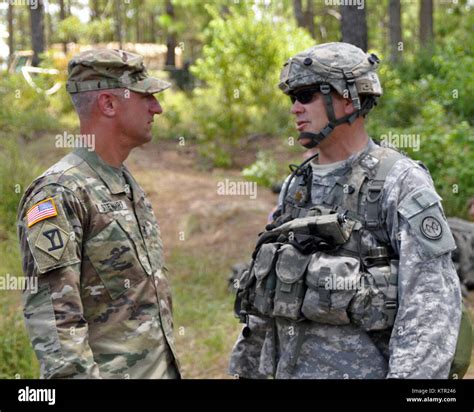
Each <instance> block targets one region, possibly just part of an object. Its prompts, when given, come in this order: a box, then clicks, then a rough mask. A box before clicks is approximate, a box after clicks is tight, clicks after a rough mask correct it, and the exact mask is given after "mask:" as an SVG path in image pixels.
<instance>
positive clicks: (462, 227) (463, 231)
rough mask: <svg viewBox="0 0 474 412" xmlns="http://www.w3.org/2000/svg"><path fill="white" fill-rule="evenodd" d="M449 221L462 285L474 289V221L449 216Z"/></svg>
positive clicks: (455, 261) (455, 259) (454, 256)
mask: <svg viewBox="0 0 474 412" xmlns="http://www.w3.org/2000/svg"><path fill="white" fill-rule="evenodd" d="M448 223H449V227H450V229H451V231H452V233H453V236H454V240H455V241H456V246H457V249H456V251H455V252H454V253H453V262H454V266H455V267H456V270H457V272H458V275H459V279H460V280H461V283H462V285H463V286H464V287H465V288H467V290H472V289H474V223H473V222H468V221H466V220H463V219H459V218H456V217H450V218H448ZM466 294H467V291H466Z"/></svg>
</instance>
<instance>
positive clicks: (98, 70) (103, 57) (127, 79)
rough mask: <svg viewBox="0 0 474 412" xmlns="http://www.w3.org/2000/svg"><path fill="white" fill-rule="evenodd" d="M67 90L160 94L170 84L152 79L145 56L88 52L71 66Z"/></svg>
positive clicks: (69, 65) (101, 50) (72, 60)
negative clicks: (110, 90)
mask: <svg viewBox="0 0 474 412" xmlns="http://www.w3.org/2000/svg"><path fill="white" fill-rule="evenodd" d="M68 74H69V77H68V81H67V84H66V90H67V91H68V92H69V93H70V94H73V93H80V92H87V91H90V90H104V89H118V88H126V89H129V90H132V91H134V92H137V93H150V94H153V93H158V92H161V91H163V90H165V89H167V88H168V87H170V86H171V84H170V83H168V82H166V81H164V80H160V79H157V78H154V77H150V76H149V75H148V73H147V71H146V69H145V66H144V64H143V57H142V56H140V55H138V54H135V53H130V52H127V51H124V50H117V49H96V50H87V51H84V52H82V53H80V54H78V55H77V56H74V57H73V58H72V59H71V60H70V62H69V64H68Z"/></svg>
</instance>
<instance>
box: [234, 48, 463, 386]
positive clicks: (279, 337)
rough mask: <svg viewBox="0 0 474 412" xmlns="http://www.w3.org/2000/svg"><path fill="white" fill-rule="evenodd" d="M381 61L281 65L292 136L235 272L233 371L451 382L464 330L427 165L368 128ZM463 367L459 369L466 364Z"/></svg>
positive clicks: (310, 55) (358, 56)
mask: <svg viewBox="0 0 474 412" xmlns="http://www.w3.org/2000/svg"><path fill="white" fill-rule="evenodd" d="M378 64H379V59H378V58H377V57H376V56H375V55H374V54H366V53H364V52H363V51H362V50H361V49H359V48H357V47H355V46H353V45H350V44H346V43H328V44H322V45H317V46H314V47H311V48H310V49H308V50H305V51H303V52H301V53H299V54H297V55H296V56H294V57H293V58H291V59H289V60H288V61H287V62H286V63H285V65H284V67H283V70H282V72H281V79H280V80H281V81H280V84H279V87H280V88H281V89H282V91H283V92H284V93H285V94H287V95H288V96H289V97H290V98H291V101H292V103H293V105H292V107H291V113H292V114H293V115H294V116H295V121H296V128H297V130H298V131H299V141H300V143H301V144H302V145H303V146H304V147H306V148H311V149H312V150H314V151H315V152H316V153H315V154H314V155H313V156H311V157H310V158H309V159H307V160H306V161H305V162H303V163H302V164H301V165H300V166H298V167H294V168H293V172H292V174H291V175H290V176H289V177H288V179H287V180H286V182H285V184H284V187H283V190H282V192H281V194H280V199H279V206H278V210H277V211H276V212H275V213H274V215H273V217H274V221H273V222H272V223H271V224H270V225H268V226H267V227H266V230H265V231H264V232H263V233H262V234H261V235H260V237H259V239H258V242H257V245H256V248H255V251H254V253H253V255H252V259H253V260H252V264H251V266H250V268H249V270H247V271H246V272H244V273H243V275H242V277H241V278H240V280H239V290H238V292H237V298H236V304H235V308H236V314H237V316H238V317H239V318H240V320H241V322H243V323H245V326H244V327H243V329H242V332H241V334H240V336H239V337H238V340H237V342H236V343H235V345H234V348H233V350H232V354H231V360H230V373H231V374H233V375H237V376H239V377H242V378H266V377H274V378H314V379H317V378H335V379H345V378H362V379H369V378H447V377H448V376H449V375H450V374H451V375H453V374H454V373H458V374H459V373H461V374H462V373H464V372H465V370H466V369H467V366H466V364H464V365H463V366H462V368H461V369H459V368H458V369H453V368H452V364H453V357H454V354H455V350H456V345H457V342H458V335H459V331H460V324H461V293H460V285H459V280H458V277H457V275H456V271H455V269H454V267H453V264H452V262H451V252H452V251H453V250H454V249H455V244H454V240H453V237H452V234H451V232H450V230H449V227H448V225H447V223H446V219H445V216H444V212H443V209H442V205H441V198H440V197H439V196H438V194H437V193H436V191H435V189H434V186H433V181H432V180H431V177H430V175H429V172H428V171H427V170H426V168H425V167H424V166H423V165H422V164H421V163H418V162H415V161H413V160H411V159H410V158H408V157H406V156H404V155H402V154H400V153H399V152H398V151H396V150H394V148H392V147H386V146H381V145H378V144H376V143H375V142H374V141H373V140H372V139H371V138H370V137H369V136H368V135H367V133H366V131H365V127H364V123H365V116H366V115H367V114H368V113H369V111H370V110H371V109H372V108H373V107H374V106H375V104H376V102H377V99H378V97H380V96H381V95H382V88H381V86H380V82H379V79H378V76H377V74H376V68H377V66H378ZM466 362H467V365H468V361H466Z"/></svg>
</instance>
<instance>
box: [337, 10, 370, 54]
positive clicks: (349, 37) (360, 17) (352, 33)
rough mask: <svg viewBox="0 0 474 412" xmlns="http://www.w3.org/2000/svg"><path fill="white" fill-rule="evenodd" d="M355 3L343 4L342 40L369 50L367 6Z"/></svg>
mask: <svg viewBox="0 0 474 412" xmlns="http://www.w3.org/2000/svg"><path fill="white" fill-rule="evenodd" d="M366 6H367V5H366V4H365V5H364V7H361V8H359V7H358V6H355V5H350V6H344V5H341V32H342V41H343V42H346V43H351V44H353V45H355V46H357V47H360V48H361V49H362V50H364V51H367V20H366V15H365V8H366Z"/></svg>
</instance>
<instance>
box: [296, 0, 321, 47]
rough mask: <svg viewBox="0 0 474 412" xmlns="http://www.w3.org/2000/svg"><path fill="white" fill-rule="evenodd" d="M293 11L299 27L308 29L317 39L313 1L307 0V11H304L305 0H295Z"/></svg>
mask: <svg viewBox="0 0 474 412" xmlns="http://www.w3.org/2000/svg"><path fill="white" fill-rule="evenodd" d="M293 10H294V14H295V19H296V23H297V25H298V27H303V28H305V29H307V30H308V31H309V33H310V34H311V36H312V37H313V38H315V37H316V32H315V28H314V11H313V0H306V9H303V0H293Z"/></svg>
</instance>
